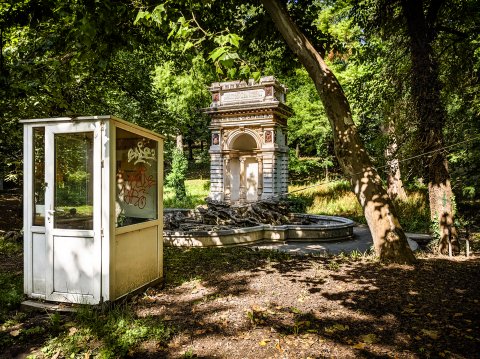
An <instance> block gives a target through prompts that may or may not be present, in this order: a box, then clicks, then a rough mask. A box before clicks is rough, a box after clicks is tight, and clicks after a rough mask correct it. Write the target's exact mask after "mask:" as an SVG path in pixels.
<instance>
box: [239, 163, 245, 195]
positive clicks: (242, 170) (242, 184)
mask: <svg viewBox="0 0 480 359" xmlns="http://www.w3.org/2000/svg"><path fill="white" fill-rule="evenodd" d="M239 160H240V198H239V201H240V203H244V202H246V201H247V190H246V186H245V185H246V182H247V181H246V176H245V157H243V156H242V157H240V158H239Z"/></svg>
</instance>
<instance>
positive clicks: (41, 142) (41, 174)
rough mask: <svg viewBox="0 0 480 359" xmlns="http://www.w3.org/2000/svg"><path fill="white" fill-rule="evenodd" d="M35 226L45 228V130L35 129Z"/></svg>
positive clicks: (42, 128)
mask: <svg viewBox="0 0 480 359" xmlns="http://www.w3.org/2000/svg"><path fill="white" fill-rule="evenodd" d="M33 225H34V226H45V128H44V127H35V128H34V129H33Z"/></svg>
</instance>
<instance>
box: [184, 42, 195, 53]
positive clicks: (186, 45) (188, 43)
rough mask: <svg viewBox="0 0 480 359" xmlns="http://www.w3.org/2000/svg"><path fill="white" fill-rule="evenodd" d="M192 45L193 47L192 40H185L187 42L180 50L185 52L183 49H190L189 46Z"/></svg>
mask: <svg viewBox="0 0 480 359" xmlns="http://www.w3.org/2000/svg"><path fill="white" fill-rule="evenodd" d="M192 47H193V42H191V41H187V42H186V43H185V45H184V46H183V51H182V52H185V51H187V50H188V49H190V48H192Z"/></svg>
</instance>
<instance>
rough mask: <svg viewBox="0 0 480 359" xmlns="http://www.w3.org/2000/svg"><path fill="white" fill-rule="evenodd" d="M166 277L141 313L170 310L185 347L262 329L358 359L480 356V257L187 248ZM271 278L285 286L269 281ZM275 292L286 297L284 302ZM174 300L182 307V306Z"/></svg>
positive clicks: (167, 314) (166, 315)
mask: <svg viewBox="0 0 480 359" xmlns="http://www.w3.org/2000/svg"><path fill="white" fill-rule="evenodd" d="M174 250H176V249H174ZM190 251H192V250H190ZM192 256H193V257H192ZM194 257H196V258H194ZM213 258H215V259H213ZM332 263H333V264H332ZM168 270H170V271H173V274H172V275H173V277H171V278H170V281H169V284H168V285H167V289H168V286H170V289H169V292H170V293H169V294H168V295H163V294H162V291H161V290H158V292H157V295H158V296H157V297H156V299H155V300H154V301H153V302H152V303H151V304H148V305H145V304H142V305H141V306H143V312H142V310H140V311H139V313H141V315H152V313H155V310H153V309H152V308H157V309H158V308H163V309H161V310H159V311H157V312H156V313H157V314H156V315H157V316H158V318H159V319H160V318H163V319H165V318H167V319H168V320H169V321H171V322H172V324H174V325H175V327H176V329H177V333H178V335H179V336H180V337H182V336H183V339H181V340H179V344H178V345H179V346H180V345H181V344H182V343H183V344H185V343H196V342H197V341H202V340H203V341H204V342H205V343H210V345H211V342H212V341H218V342H222V341H223V343H225V341H232V340H233V341H235V343H236V345H237V346H240V344H239V342H238V341H239V338H243V337H244V336H245V335H246V334H245V333H251V332H252V331H253V332H254V331H259V332H261V331H262V330H263V332H264V333H267V332H272V333H275V335H278V338H280V339H276V340H280V341H279V343H281V340H283V339H282V338H292V337H293V338H298V340H300V341H301V340H303V339H302V336H303V337H304V336H309V337H311V338H315V340H316V341H317V343H320V342H324V345H326V344H328V345H330V344H331V345H333V346H334V347H336V348H337V349H338V348H340V349H339V350H340V352H337V355H346V356H355V357H387V356H391V355H400V356H402V355H404V356H407V357H408V356H418V355H420V356H454V357H475V356H476V355H478V353H479V352H480V351H479V339H478V335H477V334H476V333H478V332H479V320H478V319H477V318H480V310H479V305H478V298H479V294H480V291H479V288H478V286H476V285H475V284H474V283H475V282H474V281H475V280H476V279H475V278H478V273H479V270H480V261H479V260H478V259H472V260H468V261H452V260H447V259H442V258H432V259H420V260H419V261H418V263H417V264H415V265H414V266H399V265H389V266H384V265H381V264H379V263H376V262H370V261H352V260H349V259H348V258H347V259H345V258H343V259H342V258H340V259H339V258H338V257H337V258H325V257H288V256H287V255H285V254H279V253H273V252H267V251H265V252H264V251H260V252H258V251H253V250H250V249H245V248H241V249H240V248H237V249H233V248H230V249H216V250H211V249H209V250H201V249H200V250H198V252H197V250H193V251H192V252H190V253H189V251H185V253H184V256H180V257H176V262H174V263H173V262H172V263H170V264H167V268H166V271H168ZM186 273H188V275H186ZM167 276H168V273H167ZM269 276H271V277H272V280H274V281H277V283H270V284H268V283H265V281H262V278H267V277H269ZM187 277H188V278H187ZM188 279H189V280H190V281H189V282H186V280H188ZM182 281H183V284H181V283H182ZM280 282H282V283H280ZM186 283H188V284H186ZM285 283H289V284H290V285H291V286H290V287H288V286H287V287H285ZM276 288H280V291H281V290H283V288H287V289H286V290H287V292H284V293H281V295H276V294H275V291H276ZM299 288H302V290H301V291H300V290H299ZM172 289H173V291H172ZM189 291H190V293H188V292H189ZM268 291H271V295H269V293H268ZM186 293H187V294H186ZM176 294H177V295H178V296H180V297H181V298H182V300H175V299H178V297H176V296H175V295H176ZM301 296H304V298H305V300H304V301H300V299H299V298H300V297H301ZM242 298H243V299H242ZM242 300H243V302H242ZM255 300H257V301H258V302H256V301H255ZM239 306H240V308H239ZM149 313H150V314H149ZM225 313H228V314H225ZM285 340H286V339H285ZM192 345H194V344H192ZM256 345H258V343H256ZM316 345H317V344H316ZM174 347H175V346H174ZM208 348H210V349H208ZM312 348H313V347H312ZM172 350H173V349H172ZM205 350H206V352H204V354H203V356H202V355H200V354H199V355H200V356H199V357H208V355H209V354H208V355H207V356H205V354H207V353H210V354H211V355H213V354H215V353H218V351H217V350H218V348H217V347H214V346H210V347H208V345H207V346H206V347H205ZM209 350H210V351H209ZM244 350H245V349H244ZM248 350H251V351H249V352H248V353H249V354H248V355H246V357H254V356H256V355H261V354H259V353H258V352H257V349H256V348H254V347H252V348H251V349H248ZM312 350H313V349H312ZM315 350H319V349H318V348H317V349H315ZM325 350H327V349H325ZM167 352H168V353H170V354H171V353H172V352H171V351H168V350H167ZM139 353H140V354H142V355H148V353H147V352H145V351H144V352H139ZM325 353H330V354H332V352H330V349H328V352H325ZM338 353H340V354H338ZM277 354H279V352H278V353H277ZM325 355H326V354H325ZM232 356H235V354H234V353H232Z"/></svg>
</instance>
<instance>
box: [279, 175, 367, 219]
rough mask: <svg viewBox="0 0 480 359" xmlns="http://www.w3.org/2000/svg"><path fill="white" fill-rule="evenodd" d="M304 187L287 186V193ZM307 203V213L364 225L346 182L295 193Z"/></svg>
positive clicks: (357, 205) (361, 212) (358, 206)
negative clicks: (340, 217)
mask: <svg viewBox="0 0 480 359" xmlns="http://www.w3.org/2000/svg"><path fill="white" fill-rule="evenodd" d="M304 187H305V186H289V189H288V190H289V192H293V191H297V190H299V189H302V188H304ZM293 196H294V197H298V198H300V199H302V200H303V201H305V202H306V203H307V213H309V214H323V215H327V216H343V217H348V218H350V219H352V220H354V221H355V222H358V223H365V218H364V217H363V210H362V207H360V204H359V203H358V201H357V198H356V197H355V195H354V194H353V192H352V190H351V189H350V184H349V183H348V181H335V182H328V183H324V184H319V185H318V186H315V187H311V188H308V189H306V190H304V191H301V192H298V193H295V194H294V195H293Z"/></svg>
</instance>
